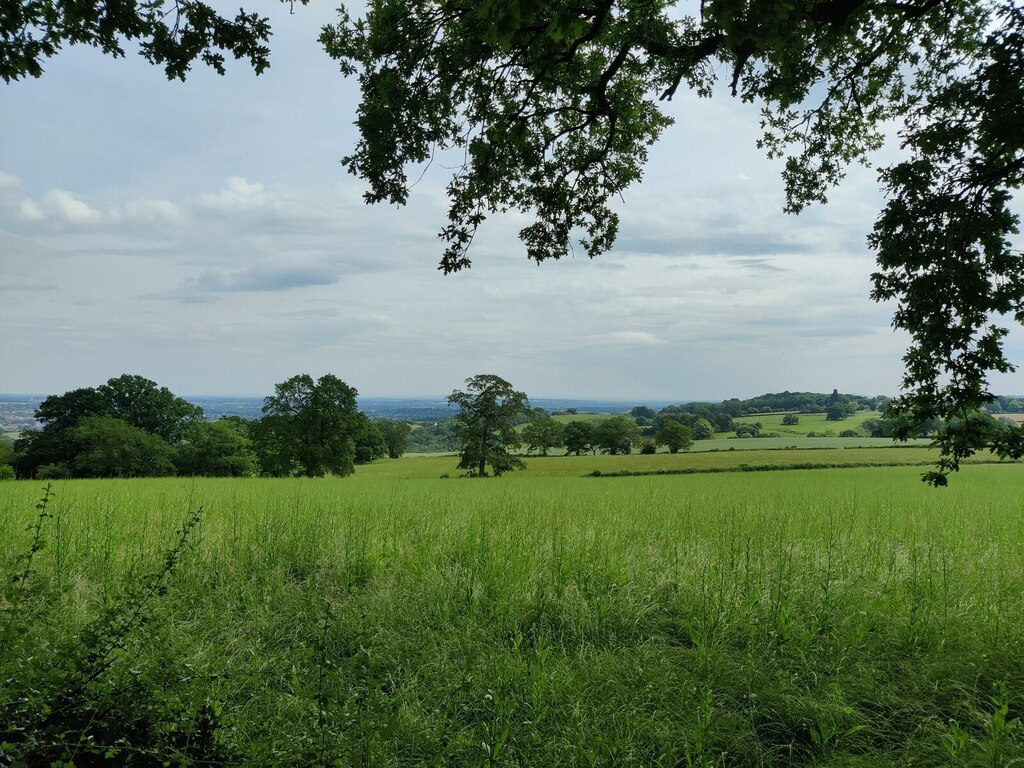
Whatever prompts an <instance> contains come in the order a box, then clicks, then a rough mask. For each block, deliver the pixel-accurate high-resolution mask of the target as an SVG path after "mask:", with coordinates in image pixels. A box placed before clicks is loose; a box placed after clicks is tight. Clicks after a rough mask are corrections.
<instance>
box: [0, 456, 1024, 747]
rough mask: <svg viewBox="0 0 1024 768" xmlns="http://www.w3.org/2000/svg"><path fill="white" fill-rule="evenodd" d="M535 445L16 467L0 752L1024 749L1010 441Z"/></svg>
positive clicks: (9, 511) (1023, 480) (8, 497)
mask: <svg viewBox="0 0 1024 768" xmlns="http://www.w3.org/2000/svg"><path fill="white" fill-rule="evenodd" d="M895 450H901V449H895ZM902 450H904V451H909V450H915V449H902ZM855 452H856V451H849V453H855ZM771 453H775V454H779V455H786V454H788V453H790V452H785V451H778V452H771ZM832 453H840V452H838V451H833V452H832ZM705 455H706V456H707V457H717V456H726V457H728V455H729V452H721V453H719V454H705ZM442 458H445V459H446V460H447V461H448V462H449V463H452V457H433V458H430V457H427V458H410V459H408V460H404V464H405V465H412V464H414V463H415V462H424V464H431V463H432V462H434V461H436V460H438V459H442ZM606 458H618V459H620V460H621V459H622V458H623V457H606ZM624 458H627V459H637V460H639V459H640V458H641V457H639V456H635V457H624ZM643 458H644V459H656V458H658V459H660V458H661V457H660V456H659V457H643ZM672 458H676V457H672ZM548 461H550V462H552V463H555V462H557V463H560V464H567V463H568V462H567V460H566V459H565V458H564V457H557V458H552V459H549V460H548ZM529 463H530V465H531V469H530V470H528V472H526V473H520V474H519V475H511V476H507V477H502V478H498V479H491V480H461V479H454V478H453V479H439V478H437V477H436V476H433V477H431V478H429V479H426V478H424V479H401V477H398V476H395V475H391V476H388V475H387V474H386V473H384V472H383V471H381V470H377V471H378V472H380V474H378V475H377V476H374V475H373V474H372V473H371V472H363V471H361V472H359V473H358V474H357V475H356V476H355V477H354V478H348V479H319V480H308V479H292V480H252V479H248V480H194V481H193V480H184V479H161V480H136V481H116V480H112V481H65V482H60V483H55V484H54V485H53V490H52V496H51V498H50V500H49V502H48V503H47V505H46V507H45V509H44V510H42V512H43V513H44V514H45V515H46V516H40V510H39V509H37V508H36V502H37V501H38V498H39V496H40V491H41V485H40V484H39V483H21V482H19V483H6V484H3V485H0V562H2V563H3V564H4V566H5V567H6V569H7V571H6V573H7V577H6V578H5V579H4V582H5V586H4V587H3V592H2V593H0V594H3V595H4V600H5V602H4V604H3V609H4V610H3V614H0V621H3V622H5V623H4V624H3V626H2V627H0V631H2V632H3V634H2V635H0V639H2V640H3V645H2V646H0V681H2V682H0V706H2V707H3V710H2V711H3V715H4V717H0V722H5V723H6V724H5V725H0V729H3V733H2V734H0V742H2V746H0V763H2V762H3V759H4V758H3V754H4V752H6V754H8V755H9V756H11V755H13V756H15V757H18V758H21V757H24V755H26V754H28V755H29V756H30V757H31V758H33V759H32V760H31V761H30V762H35V763H43V762H46V764H49V762H50V761H57V760H63V761H71V762H73V763H74V764H75V765H91V764H100V763H103V761H104V759H106V760H109V761H113V764H128V763H132V764H140V765H149V764H160V763H161V762H163V763H165V764H169V765H190V764H210V763H216V764H237V765H241V764H250V765H251V764H258V765H338V766H349V765H388V766H405V765H410V766H411V765H510V766H511V765H534V766H547V765H580V766H593V765H606V766H652V765H661V766H688V765H692V766H709V765H723V766H724V765H740V766H774V765H778V766H784V765H785V766H788V765H796V764H814V765H837V766H838V765H843V766H849V765H863V766H880V765H922V766H934V765H975V764H977V765H1014V764H1019V763H1020V761H1021V760H1022V759H1024V733H1022V728H1021V723H1020V712H1021V706H1022V704H1024V502H1022V499H1024V469H1022V468H1021V466H1019V465H985V466H981V465H973V466H966V467H965V468H964V470H963V471H962V472H960V473H959V474H958V475H957V476H956V477H955V478H954V480H953V483H952V485H951V487H949V488H946V489H941V490H936V489H932V488H929V487H926V486H924V485H923V484H922V483H920V482H919V480H918V474H919V472H920V470H919V469H917V468H914V467H896V468H856V469H833V470H813V471H803V472H795V471H792V472H745V473H740V472H730V473H720V474H698V475H679V476H652V477H626V478H584V477H579V476H575V477H558V476H544V475H543V474H542V473H540V471H539V469H535V468H534V465H537V464H540V463H541V460H539V459H532V460H530V462H529ZM402 464H403V462H393V463H391V464H389V463H386V462H385V463H382V464H381V465H374V466H373V467H371V468H367V469H376V468H377V467H378V466H383V467H389V466H390V467H392V468H394V467H397V466H399V465H402ZM541 466H542V467H543V466H544V465H543V464H541ZM361 469H362V468H361ZM430 471H431V472H433V471H434V469H431V470H430ZM531 472H533V473H534V474H532V475H531V474H530V473H531ZM200 508H201V512H199V510H200ZM190 511H191V512H192V513H197V514H194V515H192V516H191V517H190ZM36 523H39V524H41V525H40V526H39V527H38V529H37V528H36V527H35V524H36ZM37 530H38V534H39V535H38V537H37V535H36V532H37ZM34 541H37V543H41V544H45V546H39V547H37V546H34V545H33V542H34ZM27 555H31V559H28V558H27V557H26V556H27ZM21 575H24V578H20V579H18V578H14V579H12V578H11V576H14V577H18V576H21ZM104 755H106V756H108V757H106V758H104ZM133 761H134V762H133ZM65 764H66V762H65ZM103 764H107V763H103Z"/></svg>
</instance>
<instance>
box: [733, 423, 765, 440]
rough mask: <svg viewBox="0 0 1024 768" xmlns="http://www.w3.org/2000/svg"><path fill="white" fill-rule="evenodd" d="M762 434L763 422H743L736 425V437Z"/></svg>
mask: <svg viewBox="0 0 1024 768" xmlns="http://www.w3.org/2000/svg"><path fill="white" fill-rule="evenodd" d="M759 434H761V422H759V421H755V422H754V423H753V424H748V423H743V424H737V425H736V437H757V436H758V435H759Z"/></svg>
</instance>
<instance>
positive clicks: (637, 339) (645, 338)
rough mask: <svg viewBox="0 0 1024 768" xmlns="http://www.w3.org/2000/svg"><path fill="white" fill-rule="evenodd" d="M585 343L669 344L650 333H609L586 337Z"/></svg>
mask: <svg viewBox="0 0 1024 768" xmlns="http://www.w3.org/2000/svg"><path fill="white" fill-rule="evenodd" d="M583 340H584V341H589V342H592V343H598V344H616V345H618V344H627V345H632V346H644V347H655V346H660V345H662V344H667V343H668V342H667V341H665V340H664V339H661V338H658V337H657V336H655V335H654V334H653V333H650V332H649V331H609V332H608V333H597V334H592V335H590V336H584V337H583Z"/></svg>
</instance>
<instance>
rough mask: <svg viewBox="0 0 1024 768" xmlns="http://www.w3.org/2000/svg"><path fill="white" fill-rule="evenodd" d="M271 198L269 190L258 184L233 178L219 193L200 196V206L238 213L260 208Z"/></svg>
mask: <svg viewBox="0 0 1024 768" xmlns="http://www.w3.org/2000/svg"><path fill="white" fill-rule="evenodd" d="M270 199H271V197H270V194H269V193H268V191H267V188H266V187H264V186H263V185H262V184H260V183H257V182H249V181H247V180H246V179H244V178H242V177H241V176H232V177H230V178H229V179H227V181H226V182H225V184H224V188H223V189H221V190H220V191H219V192H213V193H211V192H204V193H203V194H201V195H200V196H199V203H200V205H202V206H204V207H207V208H213V209H215V210H220V211H238V210H247V209H251V208H259V207H261V206H264V205H266V204H267V203H268V202H269V201H270Z"/></svg>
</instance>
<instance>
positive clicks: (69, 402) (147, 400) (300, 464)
mask: <svg viewBox="0 0 1024 768" xmlns="http://www.w3.org/2000/svg"><path fill="white" fill-rule="evenodd" d="M357 394H358V393H357V392H356V390H355V389H354V388H353V387H351V386H349V385H348V384H346V383H345V382H344V381H342V380H341V379H339V378H337V377H336V376H334V375H332V374H327V375H325V376H321V377H320V378H319V379H317V380H314V379H313V378H312V377H311V376H309V375H307V374H301V375H298V376H293V377H292V378H290V379H288V380H287V381H284V382H282V383H280V384H277V385H276V386H275V388H274V394H273V395H270V396H268V397H266V398H264V402H263V407H262V414H263V415H262V416H261V417H260V418H257V419H246V418H243V417H241V416H224V417H221V418H220V419H218V420H216V421H209V420H207V419H205V418H204V415H203V409H202V408H201V407H199V406H198V405H195V404H193V403H189V402H187V401H186V400H184V399H182V398H180V397H177V396H175V395H174V394H173V393H172V392H171V391H170V390H168V389H167V388H166V387H160V386H158V385H157V384H156V383H155V382H153V381H150V380H148V379H145V378H143V377H141V376H135V375H129V374H124V375H122V376H120V377H118V378H114V379H110V380H109V381H108V382H107V383H106V384H102V385H100V386H98V387H91V388H83V389H76V390H72V391H70V392H65V393H64V394H63V395H51V396H49V397H47V398H46V399H45V400H43V402H42V403H41V404H40V406H39V407H38V408H37V409H36V411H35V417H36V420H37V421H38V422H39V423H40V424H41V425H42V427H41V428H40V429H38V430H30V431H28V432H25V433H23V434H22V435H21V437H20V438H19V439H18V440H16V441H15V443H14V445H13V448H11V447H9V446H7V445H0V478H2V477H4V476H17V477H20V478H39V479H52V478H72V477H79V478H89V477H160V476H167V475H185V476H217V477H247V476H257V475H262V476H268V477H286V476H308V477H317V476H322V475H325V474H331V475H335V476H340V477H344V476H346V475H350V474H352V473H353V472H354V471H355V466H356V465H357V464H364V463H369V462H372V461H375V460H377V459H380V458H384V457H391V458H398V457H400V456H401V455H402V454H403V453H405V452H406V451H407V450H409V449H410V448H411V449H412V450H414V451H415V450H419V451H423V449H424V446H427V447H428V450H430V451H434V452H451V451H455V452H458V454H459V468H460V469H465V470H466V471H467V473H468V474H470V475H475V476H484V475H487V474H489V473H490V474H494V475H500V474H503V473H505V472H508V471H512V470H515V469H520V468H522V467H523V466H524V463H523V460H522V458H521V457H520V455H519V452H520V451H521V450H522V449H523V448H524V447H525V452H526V454H527V455H530V454H537V455H541V456H547V455H548V454H549V452H551V451H553V450H563V451H564V453H565V454H566V455H575V456H582V455H584V454H587V453H590V454H597V453H599V452H600V453H604V454H610V455H617V454H629V453H632V452H633V451H634V450H639V451H640V452H642V453H653V452H655V451H656V450H657V448H658V447H659V446H665V447H666V448H667V449H668V450H669V452H671V453H677V452H679V451H683V450H687V449H688V448H690V447H691V446H692V445H693V443H694V441H695V440H708V439H711V438H713V437H714V435H715V434H716V433H725V432H734V433H735V435H736V437H739V438H743V437H764V436H773V435H774V434H775V433H764V432H763V431H762V425H761V423H760V422H756V421H755V422H750V421H738V420H737V419H738V418H739V417H741V416H744V415H746V416H749V415H752V414H754V413H769V412H771V411H772V410H780V411H785V412H786V416H785V417H784V419H783V424H785V425H795V424H798V423H799V415H798V414H799V413H820V412H822V411H824V412H825V414H826V420H829V421H842V420H844V419H846V418H847V417H849V416H851V415H852V414H853V413H855V412H856V411H857V410H865V409H868V408H877V407H879V406H884V404H885V402H886V398H864V397H859V396H855V395H841V394H840V393H839V392H838V390H833V391H832V393H831V394H830V395H825V394H821V393H791V392H783V393H777V394H765V395H762V396H760V397H756V398H751V399H749V400H739V399H736V398H732V399H730V400H725V401H722V402H721V403H703V402H699V403H698V402H690V403H684V404H681V405H669V406H666V407H664V408H662V409H661V410H660V411H657V412H656V411H654V410H653V409H652V408H649V407H648V406H644V405H638V406H636V407H634V408H633V409H632V410H631V411H629V412H628V413H627V414H621V415H615V416H610V417H607V416H606V417H602V418H599V419H597V418H595V419H587V418H585V415H584V414H578V413H577V412H576V409H574V408H570V409H568V410H567V411H566V412H565V413H564V414H563V413H561V412H555V413H553V414H550V413H548V412H547V411H546V410H545V409H543V408H531V406H530V403H529V399H528V398H527V396H526V394H525V393H523V392H520V391H518V390H515V389H514V388H513V387H512V385H511V384H510V383H509V382H508V381H506V380H505V379H502V378H501V377H499V376H496V375H493V374H481V375H478V376H474V377H471V378H469V379H467V380H466V382H465V389H464V390H455V391H453V392H452V394H451V395H449V397H448V403H449V405H453V406H457V407H458V412H457V413H456V415H455V416H454V417H453V418H451V419H443V420H441V421H439V422H436V423H433V424H430V425H423V426H419V427H418V428H416V429H415V430H414V429H413V426H412V425H411V424H409V423H406V422H403V421H398V420H393V419H376V420H371V419H370V418H368V417H367V416H366V415H365V414H364V413H362V412H361V411H359V409H358V407H357V401H356V397H357ZM1013 404H1014V400H1013V399H1012V398H1000V400H999V401H998V406H999V408H1000V410H1002V409H1004V408H1007V407H1012V405H1013ZM755 408H758V409H760V410H758V411H754V409H755ZM560 415H567V416H571V417H573V418H571V419H570V420H569V421H567V422H566V421H564V420H559V419H557V418H556V416H560ZM906 420H907V416H906V415H905V414H902V413H900V412H895V411H886V412H885V413H883V414H882V415H881V416H879V417H878V418H873V419H868V420H866V421H865V422H864V423H863V424H862V425H861V429H862V430H863V433H864V434H866V435H868V436H871V437H889V438H893V437H895V438H900V437H901V436H903V435H910V436H918V437H933V438H935V437H936V436H940V435H941V434H943V432H944V431H945V430H950V429H953V430H958V431H960V432H964V433H967V434H973V435H978V436H979V437H978V440H979V444H980V443H981V442H987V443H991V442H993V441H995V442H998V441H999V440H1008V439H1013V437H1014V436H1015V435H1016V434H1017V432H1018V431H1019V430H1015V428H1014V427H1013V425H1011V424H1008V423H1005V422H1003V421H1001V420H997V419H996V418H995V417H994V416H993V415H992V414H989V413H982V412H973V413H970V414H968V416H967V417H966V419H965V420H964V421H963V423H956V424H951V423H949V422H948V421H943V420H940V419H938V418H934V419H931V420H929V421H925V422H920V423H917V424H908V423H906ZM519 427H521V429H520V428H519ZM848 433H849V434H851V435H853V434H858V433H854V432H850V431H849V430H848V431H846V432H844V433H842V434H843V435H846V434H848Z"/></svg>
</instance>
